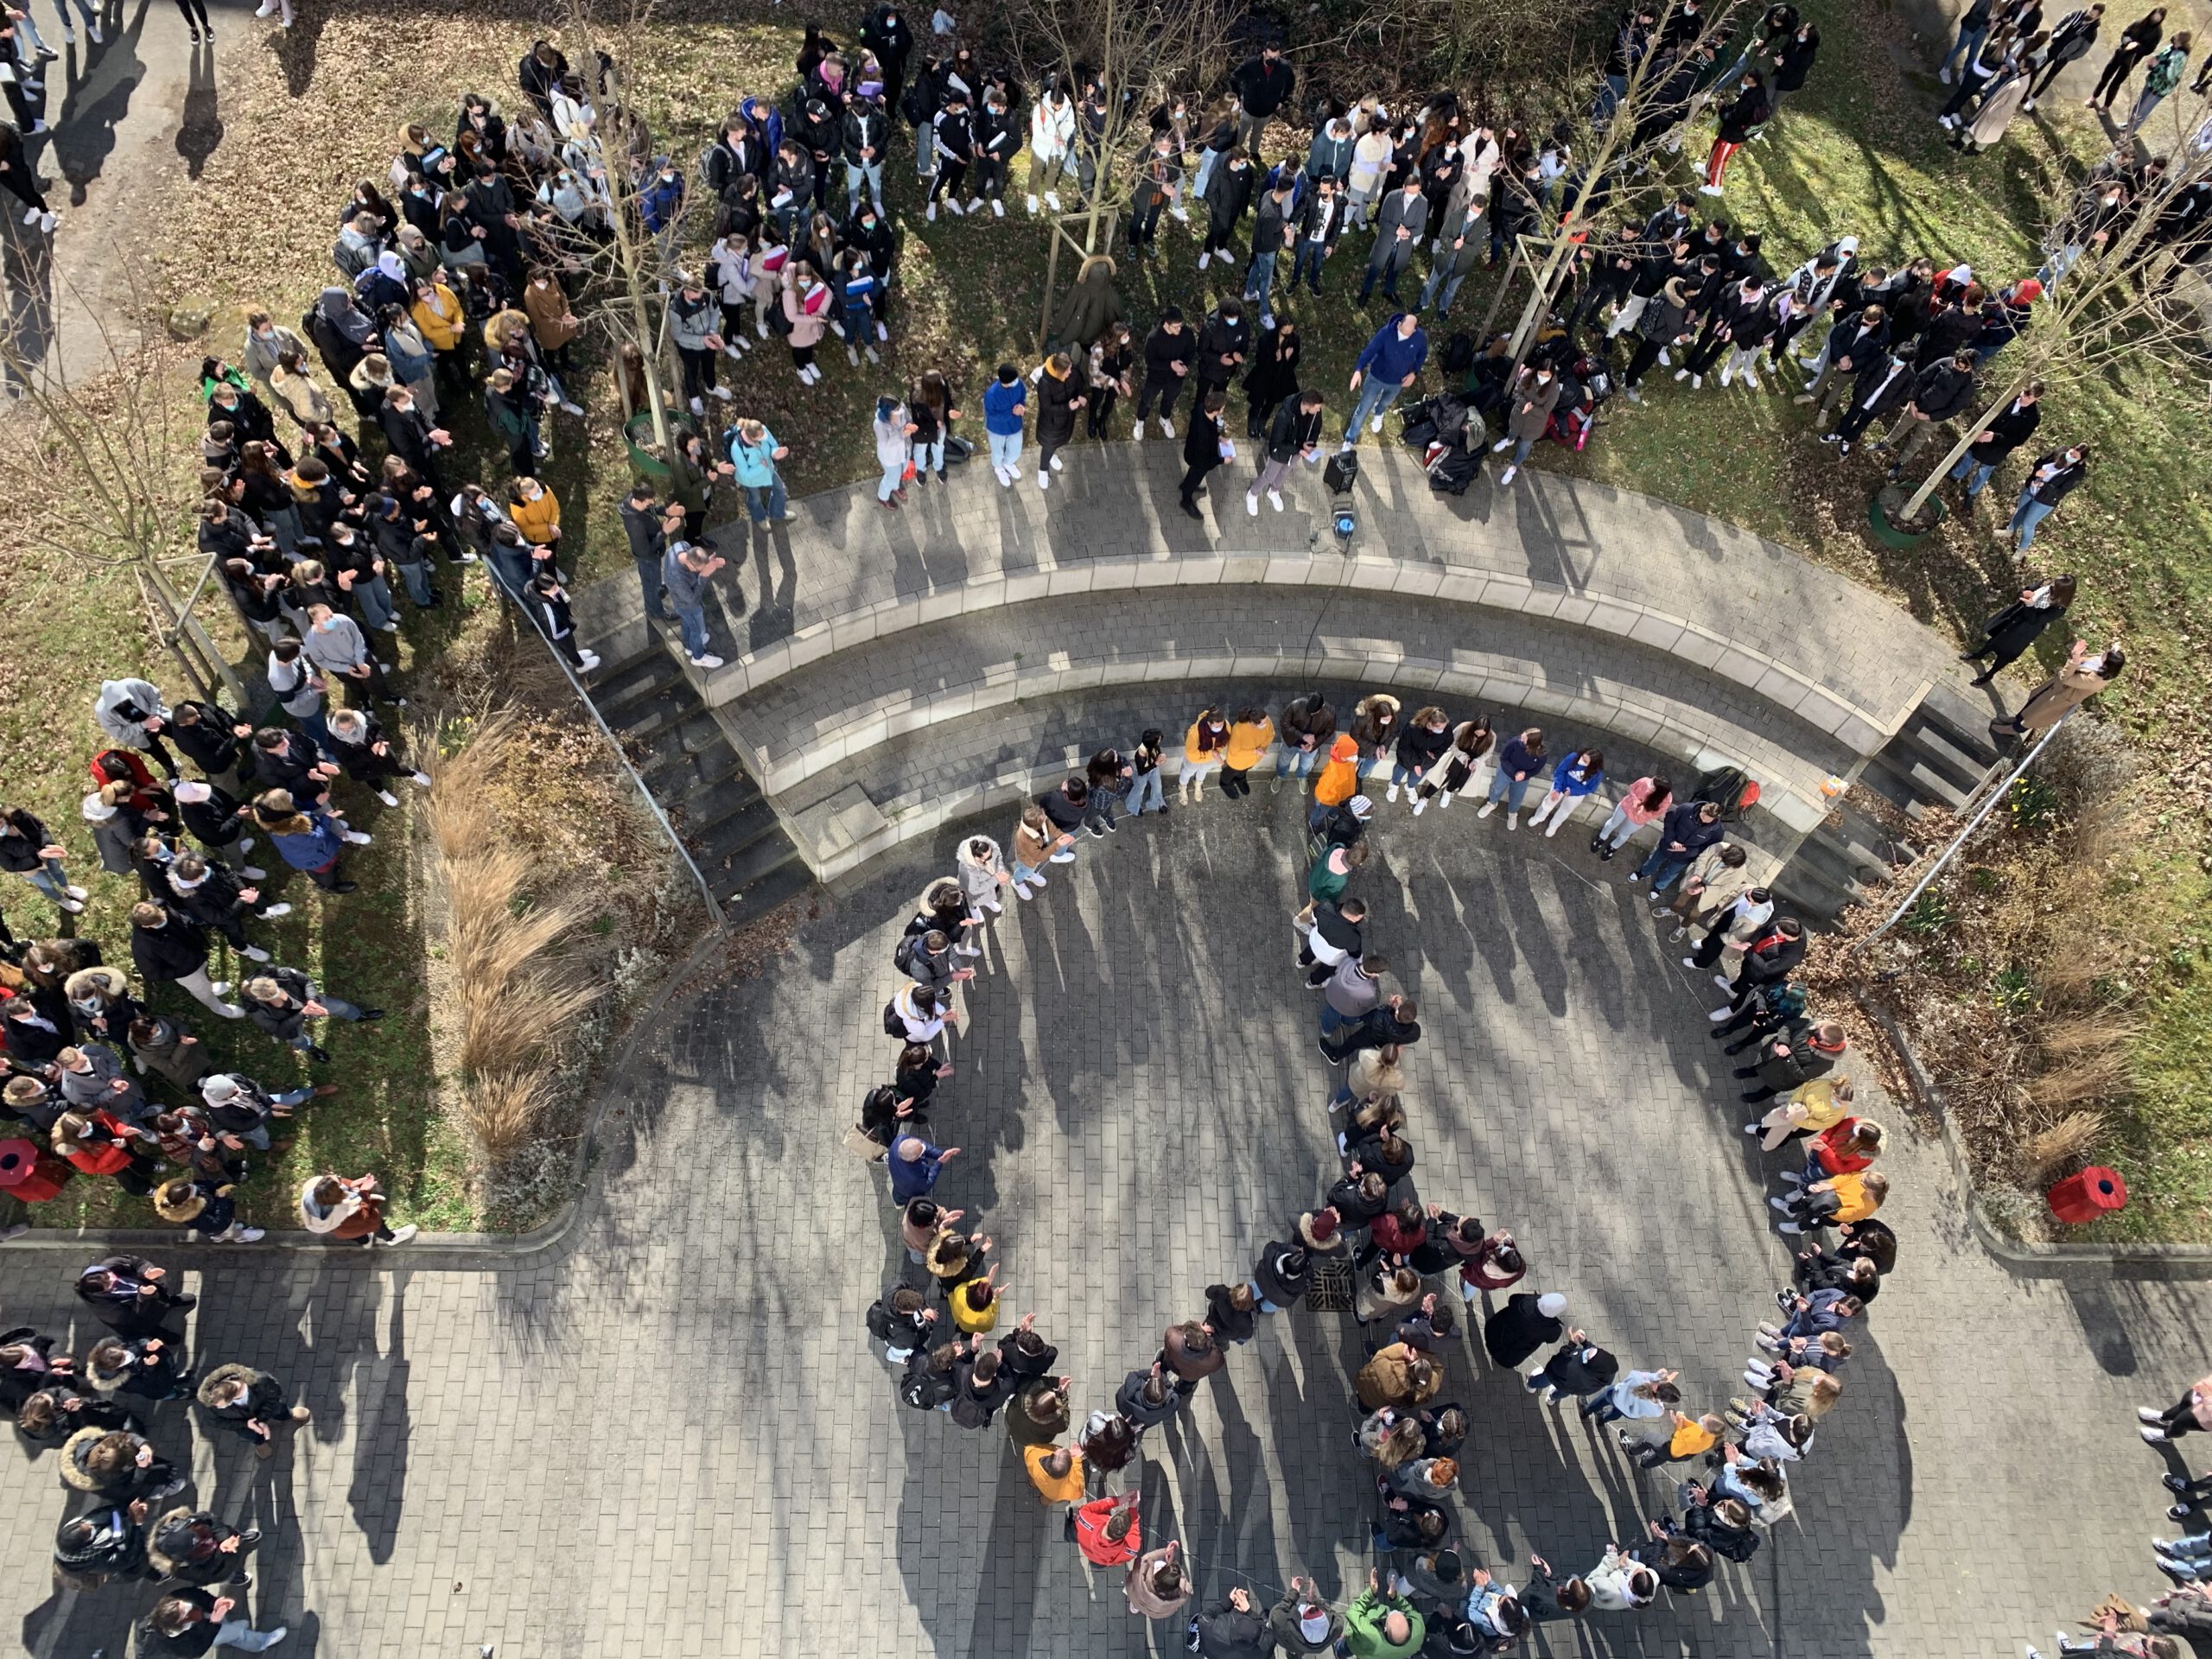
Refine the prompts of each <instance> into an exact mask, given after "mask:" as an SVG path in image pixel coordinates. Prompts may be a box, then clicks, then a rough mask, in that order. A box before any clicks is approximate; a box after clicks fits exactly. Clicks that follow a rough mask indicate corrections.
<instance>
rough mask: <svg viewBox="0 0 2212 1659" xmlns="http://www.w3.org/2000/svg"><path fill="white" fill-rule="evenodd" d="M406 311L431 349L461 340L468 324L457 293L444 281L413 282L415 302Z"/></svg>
mask: <svg viewBox="0 0 2212 1659" xmlns="http://www.w3.org/2000/svg"><path fill="white" fill-rule="evenodd" d="M407 315H409V316H410V317H411V318H413V319H414V321H415V327H416V330H417V331H418V332H420V334H422V336H423V340H425V341H427V342H428V343H429V347H430V349H431V350H432V351H434V352H437V353H446V352H449V351H451V350H453V348H454V346H458V345H460V344H461V330H462V329H463V328H464V327H467V322H468V316H467V313H466V312H464V311H463V310H462V309H461V299H460V296H457V295H455V294H454V291H453V289H450V288H448V287H447V286H446V285H445V284H444V283H436V282H430V283H416V284H415V303H414V304H413V305H412V306H410V307H409V308H408V312H407Z"/></svg>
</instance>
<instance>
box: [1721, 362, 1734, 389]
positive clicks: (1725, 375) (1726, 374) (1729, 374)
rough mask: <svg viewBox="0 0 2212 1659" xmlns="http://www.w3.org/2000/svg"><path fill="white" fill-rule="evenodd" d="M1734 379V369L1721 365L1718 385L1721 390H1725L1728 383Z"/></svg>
mask: <svg viewBox="0 0 2212 1659" xmlns="http://www.w3.org/2000/svg"><path fill="white" fill-rule="evenodd" d="M1734 378H1736V371H1735V370H1734V368H1732V367H1731V366H1730V365H1726V364H1723V365H1721V368H1720V384H1721V386H1722V387H1723V389H1726V386H1727V385H1728V383H1729V382H1730V381H1731V380H1732V379H1734Z"/></svg>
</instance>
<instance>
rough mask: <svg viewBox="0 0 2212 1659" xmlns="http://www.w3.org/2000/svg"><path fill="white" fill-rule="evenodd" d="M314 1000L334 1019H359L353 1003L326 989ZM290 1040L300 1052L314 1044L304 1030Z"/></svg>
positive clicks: (265, 1148) (358, 1012) (264, 1148)
mask: <svg viewBox="0 0 2212 1659" xmlns="http://www.w3.org/2000/svg"><path fill="white" fill-rule="evenodd" d="M315 1001H318V1002H320V1003H321V1004H322V1006H323V1007H325V1008H327V1009H328V1010H329V1011H330V1017H331V1018H332V1019H334V1020H349V1021H350V1020H359V1018H360V1017H361V1011H360V1009H359V1008H358V1007H354V1006H353V1004H352V1003H351V1002H348V1001H346V999H345V998H344V997H342V996H333V995H330V993H329V992H327V991H317V992H316V993H315ZM290 1042H291V1046H293V1047H294V1048H296V1049H298V1050H299V1051H300V1052H301V1053H302V1054H304V1053H306V1052H308V1050H309V1049H311V1048H313V1047H314V1046H315V1039H314V1038H313V1037H310V1036H309V1035H308V1033H306V1032H304V1031H302V1033H300V1034H299V1035H298V1036H296V1037H295V1038H292V1039H290ZM267 1149H268V1148H267V1146H266V1144H265V1143H264V1147H263V1150H264V1151H266V1150H267Z"/></svg>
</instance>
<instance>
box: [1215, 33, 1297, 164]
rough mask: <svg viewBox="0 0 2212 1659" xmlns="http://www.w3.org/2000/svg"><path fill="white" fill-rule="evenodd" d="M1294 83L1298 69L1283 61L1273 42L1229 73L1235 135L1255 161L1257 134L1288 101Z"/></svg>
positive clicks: (1280, 49) (1256, 157)
mask: <svg viewBox="0 0 2212 1659" xmlns="http://www.w3.org/2000/svg"><path fill="white" fill-rule="evenodd" d="M1297 84H1298V72H1297V71H1296V70H1294V69H1293V68H1292V67H1291V66H1290V65H1289V64H1288V63H1287V62H1286V61H1285V60H1284V59H1283V55H1282V48H1281V46H1279V45H1276V44H1274V43H1273V42H1269V43H1268V45H1266V46H1264V47H1262V48H1260V52H1259V55H1258V56H1256V57H1250V58H1247V59H1245V60H1244V61H1243V62H1242V63H1240V64H1238V65H1237V66H1236V69H1235V70H1234V71H1233V72H1232V73H1230V77H1229V89H1230V92H1234V93H1235V94H1236V136H1237V137H1238V139H1239V140H1240V141H1241V142H1242V143H1243V146H1244V150H1245V153H1246V154H1247V155H1249V156H1251V157H1252V159H1253V160H1254V162H1258V161H1259V159H1260V136H1261V134H1262V133H1263V132H1265V131H1266V130H1267V125H1268V122H1269V121H1270V120H1272V119H1273V118H1274V115H1275V113H1276V111H1279V110H1281V108H1282V106H1283V105H1285V104H1287V103H1288V102H1289V101H1290V92H1291V88H1292V87H1293V86H1296V85H1297Z"/></svg>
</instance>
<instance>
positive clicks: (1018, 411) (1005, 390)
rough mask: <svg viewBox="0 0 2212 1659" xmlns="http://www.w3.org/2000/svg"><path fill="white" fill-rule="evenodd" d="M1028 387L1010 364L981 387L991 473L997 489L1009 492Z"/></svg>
mask: <svg viewBox="0 0 2212 1659" xmlns="http://www.w3.org/2000/svg"><path fill="white" fill-rule="evenodd" d="M1028 390H1029V389H1028V388H1027V386H1025V385H1022V384H1021V371H1020V369H1017V368H1015V367H1014V365H1013V364H1011V363H1001V364H1000V365H999V372H998V375H997V378H995V379H994V380H993V381H992V382H991V384H990V385H988V386H986V387H984V388H983V432H984V435H986V436H987V437H988V438H989V439H990V443H991V472H992V474H994V475H995V477H996V478H997V479H998V481H999V487H1000V488H1001V489H1002V490H1003V489H1011V488H1012V487H1013V486H1014V480H1016V479H1018V478H1020V476H1021V468H1020V467H1018V466H1016V465H1015V464H1014V463H1015V462H1017V461H1020V459H1021V423H1022V419H1023V417H1024V416H1027V414H1028V413H1029V398H1028Z"/></svg>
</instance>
